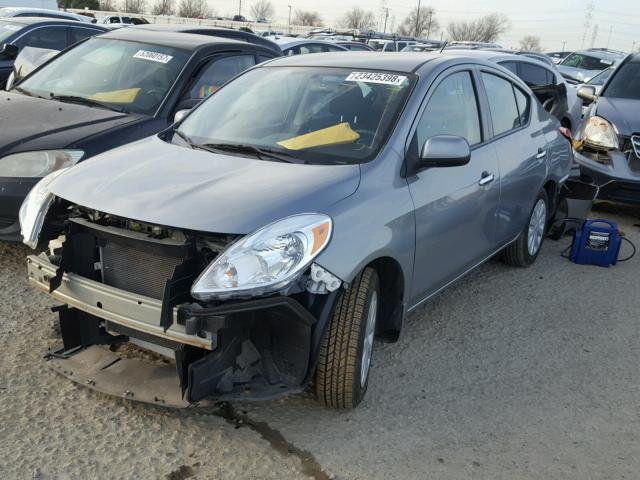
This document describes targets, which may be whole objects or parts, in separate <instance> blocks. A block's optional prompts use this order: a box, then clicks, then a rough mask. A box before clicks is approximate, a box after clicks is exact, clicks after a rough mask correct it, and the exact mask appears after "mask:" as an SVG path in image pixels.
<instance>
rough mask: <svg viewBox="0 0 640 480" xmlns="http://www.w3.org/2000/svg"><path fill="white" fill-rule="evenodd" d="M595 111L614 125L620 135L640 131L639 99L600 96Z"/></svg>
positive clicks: (628, 134)
mask: <svg viewBox="0 0 640 480" xmlns="http://www.w3.org/2000/svg"><path fill="white" fill-rule="evenodd" d="M596 112H597V113H596V114H597V115H599V116H601V117H603V118H606V119H607V120H609V121H610V122H611V123H612V124H613V125H615V127H616V129H617V130H618V133H619V134H620V135H624V136H626V137H628V136H630V135H632V134H634V133H640V115H638V112H640V100H632V99H629V98H611V97H600V98H598V105H597V109H596Z"/></svg>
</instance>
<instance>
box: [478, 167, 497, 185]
mask: <svg viewBox="0 0 640 480" xmlns="http://www.w3.org/2000/svg"><path fill="white" fill-rule="evenodd" d="M494 179H495V178H494V176H493V173H489V172H487V171H484V172H482V176H481V177H480V181H479V182H478V185H480V186H481V187H482V186H484V185H488V184H490V183H491V182H493V180H494Z"/></svg>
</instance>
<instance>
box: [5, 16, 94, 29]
mask: <svg viewBox="0 0 640 480" xmlns="http://www.w3.org/2000/svg"><path fill="white" fill-rule="evenodd" d="M0 22H11V23H20V24H22V25H35V24H39V23H50V24H52V25H55V24H58V23H59V24H61V25H80V26H84V27H88V26H95V24H93V23H88V22H86V23H83V22H78V21H77V20H71V19H69V20H66V19H62V18H49V17H2V18H0Z"/></svg>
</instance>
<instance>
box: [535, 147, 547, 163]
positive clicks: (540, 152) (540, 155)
mask: <svg viewBox="0 0 640 480" xmlns="http://www.w3.org/2000/svg"><path fill="white" fill-rule="evenodd" d="M546 156H547V151H546V150H543V149H542V148H539V149H538V154H537V155H536V158H537V159H538V160H541V159H543V158H544V157H546Z"/></svg>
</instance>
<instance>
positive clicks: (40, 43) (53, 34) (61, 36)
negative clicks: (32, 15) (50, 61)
mask: <svg viewBox="0 0 640 480" xmlns="http://www.w3.org/2000/svg"><path fill="white" fill-rule="evenodd" d="M16 45H17V46H18V47H19V48H21V49H22V48H24V47H36V48H48V49H50V50H64V49H65V48H66V47H67V27H41V28H36V29H34V30H32V31H31V32H29V33H27V34H26V35H25V36H23V37H22V38H20V40H18V41H17V42H16Z"/></svg>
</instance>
